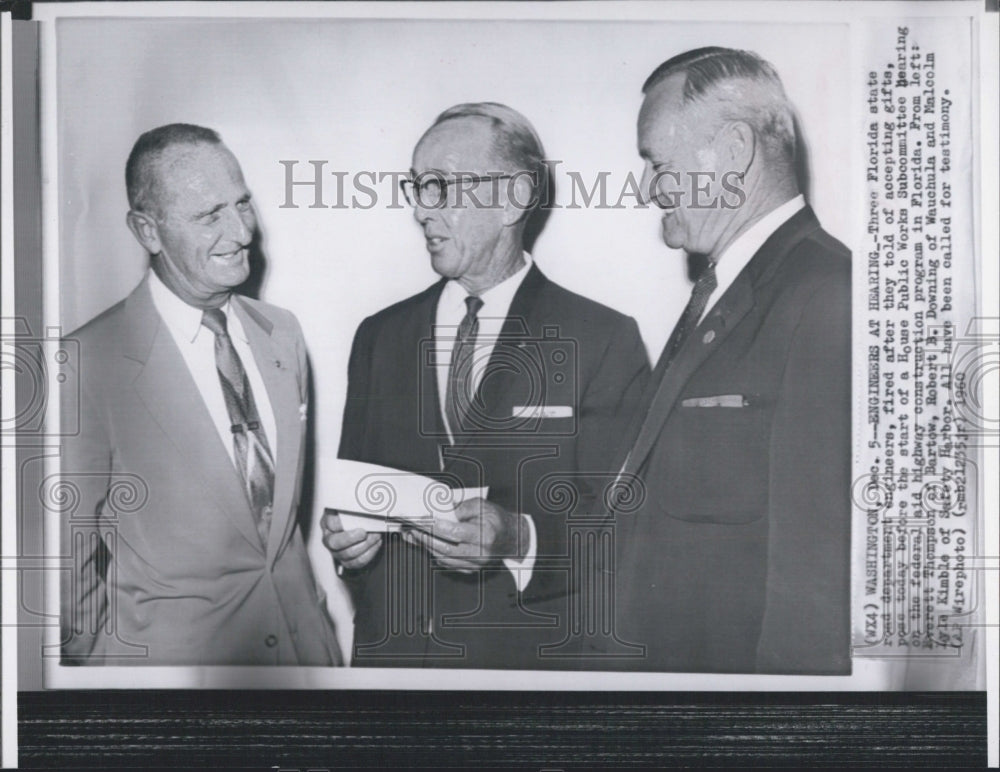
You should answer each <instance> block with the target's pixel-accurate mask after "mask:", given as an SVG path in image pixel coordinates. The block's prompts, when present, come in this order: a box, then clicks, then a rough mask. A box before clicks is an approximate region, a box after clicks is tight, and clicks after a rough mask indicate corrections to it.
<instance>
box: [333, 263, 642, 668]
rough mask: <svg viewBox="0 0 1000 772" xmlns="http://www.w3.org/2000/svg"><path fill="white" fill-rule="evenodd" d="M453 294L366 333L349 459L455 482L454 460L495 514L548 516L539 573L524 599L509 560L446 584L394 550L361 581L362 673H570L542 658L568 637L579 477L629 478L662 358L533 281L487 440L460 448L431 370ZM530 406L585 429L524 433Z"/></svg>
mask: <svg viewBox="0 0 1000 772" xmlns="http://www.w3.org/2000/svg"><path fill="white" fill-rule="evenodd" d="M444 285H445V281H444V280H442V281H439V282H437V283H436V284H434V285H433V286H431V287H430V288H428V289H427V290H425V291H424V292H421V293H420V294H418V295H415V296H414V297H411V298H409V299H407V300H404V301H402V302H401V303H398V304H396V305H393V306H391V307H389V308H387V309H385V310H383V311H381V312H380V313H378V314H376V315H374V316H372V317H370V318H368V319H366V320H365V321H364V322H363V323H362V324H361V326H360V327H359V328H358V331H357V334H356V336H355V339H354V346H353V350H352V352H351V360H350V371H349V386H348V396H347V405H346V408H345V411H344V425H343V433H342V438H341V446H340V456H341V457H342V458H347V459H352V460H357V461H366V462H371V463H378V464H385V465H388V466H392V467H396V468H399V469H403V470H406V471H411V472H417V473H421V474H427V475H431V476H435V475H438V474H440V473H441V471H442V468H441V460H442V458H443V461H444V464H443V473H444V476H445V479H446V480H447V482H448V483H449V484H451V485H452V486H459V485H461V486H466V487H479V486H483V485H486V486H489V498H490V500H492V501H495V502H496V503H498V504H500V505H502V506H504V507H506V508H507V509H508V510H511V511H514V512H523V513H526V514H529V515H531V516H532V517H533V520H534V522H535V525H536V529H537V534H538V561H537V563H536V567H535V572H534V574H533V577H532V580H531V582H530V584H529V585H528V587H527V589H526V590H525V592H524V593H521V594H519V593H518V592H517V590H516V586H515V583H514V579H513V576H512V574H511V573H510V571H509V570H508V569H507V568H506V567H505V566H504V565H503V564H502V563H501V562H500V561H496V562H495V564H493V565H491V566H489V567H488V568H486V569H483V570H481V571H477V572H474V573H471V574H462V573H458V572H455V571H448V570H440V569H436V568H435V566H434V565H433V562H432V560H431V559H430V558H429V557H428V553H426V552H425V551H423V550H417V549H415V548H412V547H410V546H409V545H406V544H404V543H403V542H402V541H400V540H398V539H397V538H395V537H391V538H389V539H388V543H387V545H386V547H385V548H383V549H382V550H381V551H380V553H379V556H378V557H377V558H376V560H375V561H373V563H371V564H370V565H369V566H368V567H366V568H365V569H363V570H362V571H360V572H347V574H348V577H347V578H348V579H349V583H350V585H351V586H352V588H353V595H354V601H355V608H356V609H357V611H356V620H355V652H354V663H355V664H359V665H365V664H368V665H377V666H388V665H401V666H411V667H413V666H427V665H431V666H438V665H441V666H448V665H451V666H462V667H521V668H535V667H546V666H550V665H551V666H559V665H560V664H563V665H565V664H566V660H565V659H563V660H560V658H559V657H554V658H546V657H545V655H540V652H539V646H541V645H544V644H558V643H560V642H562V641H563V640H564V639H565V638H566V636H567V632H566V623H567V603H568V601H567V584H568V582H567V577H568V551H567V549H568V548H567V527H568V525H567V515H568V514H570V513H571V512H572V510H573V506H574V501H576V498H575V497H576V496H577V495H578V491H579V489H580V487H581V485H582V483H581V481H580V479H579V477H578V475H580V474H581V473H583V472H593V473H599V474H603V476H604V477H605V478H607V477H609V476H610V477H613V475H614V471H615V470H614V469H613V468H612V467H611V466H610V463H611V460H610V455H611V451H612V449H613V446H612V443H611V442H610V439H611V438H614V437H616V436H617V435H618V434H619V433H620V432H621V431H622V429H623V427H624V425H625V424H626V423H627V421H628V420H629V419H630V417H631V412H632V411H633V410H634V408H635V406H636V403H637V401H638V397H639V395H640V393H641V391H642V389H643V387H644V385H645V381H646V378H647V376H648V371H649V367H648V364H647V357H646V353H645V350H644V348H643V345H642V342H641V339H640V337H639V332H638V328H637V326H636V324H635V321H634V320H632V319H631V318H629V317H626V316H623V315H622V314H619V313H617V312H615V311H612V310H611V309H608V308H606V307H604V306H601V305H599V304H597V303H595V302H593V301H591V300H587V299H586V298H583V297H580V296H579V295H575V294H573V293H571V292H569V291H567V290H565V289H563V288H561V287H559V286H558V285H556V284H554V283H552V282H551V281H549V280H548V279H547V278H545V276H544V275H543V274H542V272H541V271H540V270H539V269H538V268H537V267H535V266H533V267H532V268H531V269H530V270H529V272H528V274H527V276H526V277H525V278H524V281H523V283H522V284H521V286H520V288H519V289H518V291H517V293H516V295H515V296H514V299H513V302H512V304H511V307H510V311H509V313H508V316H507V319H506V320H505V322H504V326H503V329H502V332H501V335H500V339H499V340H498V342H497V344H496V347H495V349H494V352H493V355H492V357H491V359H490V362H489V364H488V366H487V369H486V371H485V373H484V375H483V377H482V380H481V382H480V386H479V392H478V398H479V400H481V404H482V405H483V409H484V413H485V416H484V417H483V420H482V421H481V422H480V423H481V425H480V427H479V428H476V429H474V430H472V431H470V432H469V433H468V434H465V435H463V436H459V437H457V438H456V442H455V445H454V446H452V445H450V444H449V440H448V437H447V434H446V433H445V428H444V423H443V419H442V417H441V411H440V406H439V400H438V389H437V381H436V377H437V375H436V368H435V367H434V366H433V360H432V357H431V352H432V351H433V347H434V341H433V330H432V327H433V324H434V319H435V314H436V309H437V303H438V298H439V297H440V294H441V291H442V289H443V287H444ZM521 406H533V407H535V408H540V407H543V406H544V407H549V408H553V407H561V408H565V409H569V410H571V415H570V414H567V410H565V409H564V410H563V411H561V412H562V415H561V417H560V416H558V415H556V413H551V414H550V416H549V417H542V416H543V415H544V413H537V412H536V413H535V415H534V416H533V417H531V418H527V419H524V418H522V419H520V420H517V419H514V418H512V416H513V413H514V408H516V407H521ZM556 412H559V411H556ZM569 491H572V493H568V495H565V494H567V492H569ZM393 609H394V610H393ZM394 614H398V615H399V616H398V617H397V616H393V615H394ZM390 618H391V619H392V620H394V621H388V620H390ZM397 623H398V625H399V627H398V628H397V627H394V625H396V624H397ZM577 653H578V652H577Z"/></svg>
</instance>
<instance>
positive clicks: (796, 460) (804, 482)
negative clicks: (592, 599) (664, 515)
mask: <svg viewBox="0 0 1000 772" xmlns="http://www.w3.org/2000/svg"><path fill="white" fill-rule="evenodd" d="M850 392H851V307H850V277H849V275H848V273H847V272H844V273H843V274H838V275H837V276H835V277H833V278H832V279H828V280H826V281H825V282H824V284H822V285H821V286H820V287H819V288H818V289H817V290H816V291H815V292H814V293H813V294H812V296H811V297H810V298H809V299H808V301H807V302H806V303H805V305H804V311H803V314H802V316H801V318H800V321H799V324H798V326H797V328H796V330H795V333H794V337H793V339H792V342H791V346H790V350H789V353H788V357H787V363H786V367H785V373H784V376H783V379H782V386H781V392H780V396H779V398H778V404H777V405H776V408H775V411H776V413H775V419H774V425H773V430H772V436H771V441H770V465H771V466H770V468H771V475H770V491H769V501H770V504H769V512H768V517H769V532H768V569H767V580H766V599H765V610H764V619H763V628H762V632H761V637H760V640H759V643H758V648H757V669H758V670H759V671H761V672H774V671H781V672H786V673H787V672H809V673H849V672H850V667H851V662H850V564H851V560H850V522H851V501H850V475H851V401H850Z"/></svg>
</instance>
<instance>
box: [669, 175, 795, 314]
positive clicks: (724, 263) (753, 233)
mask: <svg viewBox="0 0 1000 772" xmlns="http://www.w3.org/2000/svg"><path fill="white" fill-rule="evenodd" d="M805 205H806V200H805V197H804V196H803V195H802V194H799V195H797V196H796V197H795V198H792V199H789V200H788V201H786V202H785V203H783V204H782V205H781V206H779V207H777V208H776V209H772V210H771V211H770V212H768V213H767V214H766V215H764V216H763V217H761V218H760V219H759V220H758V221H757V222H755V223H754V224H753V225H752V226H750V228H748V229H747V230H746V231H745V232H744V233H741V234H740V235H739V236H738V237H737V238H736V240H735V241H733V243H732V244H730V245H729V246H728V247H726V250H725V251H724V252H723V253H722V254H721V255H719V259H718V260H716V261H715V280H716V282H717V284H716V287H715V289H714V290H713V291H712V294H711V295H709V296H708V302H707V303H706V304H705V310H704V311H703V312H702V314H701V319H699V320H698V321H699V322H701V320H702V319H704V318H705V316H706V315H707V314H708V313H709V312H710V311H711V310H712V307H713V306H714V305H715V304H716V302H718V300H719V298H721V297H722V296H723V295H724V294H725V292H726V290H727V289H729V286H730V285H731V284H732V283H733V282H734V281H736V277H737V276H739V275H740V271H742V270H743V269H744V268H746V266H747V263H749V262H750V260H751V259H752V258H753V256H754V255H755V254H757V250H758V249H760V248H761V247H762V246H764V242H765V241H767V240H768V239H769V238H771V236H772V235H773V234H774V232H775V231H776V230H778V228H780V227H781V226H782V225H784V224H785V223H786V222H787V221H788V220H790V219H791V217H792V215H793V214H795V213H796V212H798V211H799V210H800V209H802V208H803V207H804V206H805ZM681 313H683V311H682V312H681ZM678 318H680V317H679V316H678Z"/></svg>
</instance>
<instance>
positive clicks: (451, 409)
mask: <svg viewBox="0 0 1000 772" xmlns="http://www.w3.org/2000/svg"><path fill="white" fill-rule="evenodd" d="M465 307H466V309H467V310H466V312H465V316H464V317H463V318H462V323H461V324H459V325H458V332H457V334H456V335H455V347H454V348H453V349H452V350H451V366H450V367H449V369H448V390H447V392H446V393H445V400H444V412H445V417H446V418H447V419H448V428H449V429H451V436H452V438H455V437H457V436H458V435H459V434H461V433H462V432H463V431H465V430H466V428H467V427H466V426H465V421H466V418H467V417H468V414H469V411H470V409H471V407H472V363H473V361H474V360H475V357H474V354H475V353H476V335H477V334H478V332H479V318H478V317H477V316H476V314H478V313H479V309H480V308H482V307H483V301H482V299H481V298H478V297H476V296H475V295H469V297H467V298H466V299H465Z"/></svg>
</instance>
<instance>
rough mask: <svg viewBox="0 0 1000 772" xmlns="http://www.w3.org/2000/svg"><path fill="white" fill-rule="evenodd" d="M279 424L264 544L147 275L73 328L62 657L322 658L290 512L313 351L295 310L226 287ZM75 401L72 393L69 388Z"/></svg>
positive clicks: (330, 640)
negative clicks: (69, 560) (73, 424)
mask: <svg viewBox="0 0 1000 772" xmlns="http://www.w3.org/2000/svg"><path fill="white" fill-rule="evenodd" d="M232 303H233V309H234V312H235V313H236V314H237V315H238V317H239V319H240V321H241V322H242V324H243V327H244V330H245V331H246V334H247V337H248V339H249V343H250V348H251V350H252V351H253V352H254V358H255V361H256V363H257V366H258V368H259V370H260V373H261V377H262V379H263V381H264V383H265V386H266V389H267V393H268V397H269V398H270V401H271V406H272V409H273V411H274V416H275V423H276V428H277V442H276V449H275V453H276V469H275V484H274V506H273V519H272V523H271V530H270V537H269V539H268V541H267V544H266V545H265V544H263V543H262V540H261V538H260V536H259V535H258V533H257V530H256V527H255V521H254V516H253V514H252V512H251V510H250V506H249V503H248V500H247V497H246V494H245V493H244V490H243V484H242V480H241V478H240V476H239V472H238V471H237V470H236V468H235V466H234V465H233V463H232V461H231V460H230V458H229V456H228V454H227V453H226V449H225V448H224V447H223V445H222V440H221V438H220V437H219V435H218V432H217V431H216V428H215V425H214V424H213V422H212V420H211V418H210V416H209V413H208V410H207V408H206V407H205V404H204V401H203V400H202V398H201V395H200V393H199V392H198V388H197V386H196V385H195V382H194V379H193V378H192V377H191V374H190V371H189V370H188V368H187V365H186V364H185V362H184V359H183V357H182V355H181V352H180V351H179V350H178V348H177V346H176V344H175V343H174V340H173V338H172V337H171V334H170V331H169V330H168V329H167V327H166V325H165V324H164V323H163V322H162V320H161V318H160V316H159V314H158V313H157V311H156V309H155V307H154V305H153V301H152V297H151V295H150V290H149V285H148V280H144V281H143V282H142V283H141V284H140V285H139V286H138V287H137V288H136V289H135V290H134V291H133V292H132V293H131V294H130V295H129V296H128V297H127V298H126V299H125V300H123V301H122V302H120V303H118V304H117V305H115V306H114V307H112V308H110V309H109V310H107V311H105V312H104V313H103V314H101V315H100V316H98V317H97V318H96V319H94V320H92V321H91V322H89V323H88V324H86V325H84V326H83V327H82V328H80V329H79V330H78V331H77V332H76V333H74V334H73V335H72V336H71V339H75V340H76V341H78V343H79V347H80V360H79V372H78V378H79V384H80V388H79V390H78V391H76V390H66V392H64V397H63V406H64V409H65V408H67V407H69V408H70V409H73V408H75V407H76V406H75V405H73V404H70V403H71V402H72V401H75V400H79V415H80V427H81V428H80V432H79V433H78V434H77V435H76V436H72V437H69V438H67V439H66V441H65V442H64V445H63V449H62V461H61V474H62V482H63V485H64V486H69V487H70V488H72V489H73V490H74V495H75V499H74V502H73V506H72V507H70V508H68V509H67V511H65V513H64V515H65V519H64V521H63V545H64V549H63V554H64V555H70V554H71V555H72V556H73V569H72V571H70V572H67V573H65V574H64V582H63V586H62V624H63V655H64V661H66V662H80V661H83V662H85V663H86V664H105V663H107V664H117V665H123V664H158V665H179V664H200V665H332V664H337V663H338V662H340V655H339V650H338V648H337V643H336V638H335V637H334V631H333V625H332V623H331V621H330V619H329V617H328V616H327V614H326V610H325V608H324V605H323V602H322V599H321V598H320V597H319V595H318V593H317V590H316V585H315V581H314V579H313V576H312V572H311V569H310V566H309V562H308V559H307V556H306V552H305V547H304V545H303V541H302V536H301V533H300V529H299V527H298V524H297V522H296V512H297V507H298V503H299V495H300V489H301V483H302V466H303V460H304V459H303V456H304V443H305V430H306V423H305V421H306V404H307V366H308V365H307V361H306V352H305V345H304V341H303V339H302V333H301V330H300V329H299V325H298V322H297V321H296V319H295V317H294V316H293V315H292V314H291V313H290V312H288V311H285V310H282V309H280V308H276V307H275V306H271V305H268V304H266V303H261V302H258V301H255V300H251V299H249V298H245V297H239V296H236V295H234V296H233V299H232ZM77 395H79V396H77Z"/></svg>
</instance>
